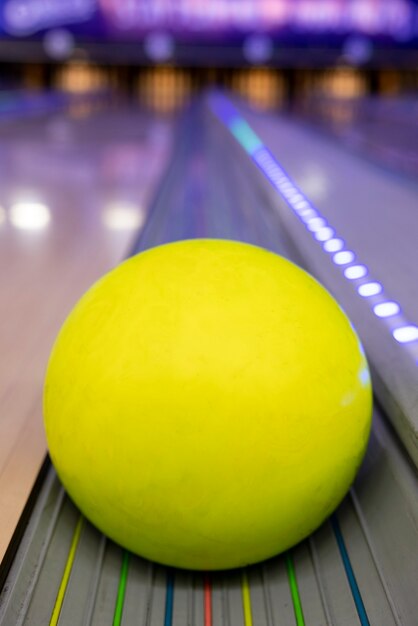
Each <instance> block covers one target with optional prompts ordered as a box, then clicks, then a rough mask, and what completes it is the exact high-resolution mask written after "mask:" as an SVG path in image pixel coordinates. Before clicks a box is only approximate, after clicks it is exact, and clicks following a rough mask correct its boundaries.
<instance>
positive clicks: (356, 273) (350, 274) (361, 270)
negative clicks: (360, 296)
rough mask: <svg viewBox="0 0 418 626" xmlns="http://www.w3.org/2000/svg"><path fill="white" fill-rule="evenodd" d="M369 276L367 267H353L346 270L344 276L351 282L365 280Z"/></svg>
mask: <svg viewBox="0 0 418 626" xmlns="http://www.w3.org/2000/svg"><path fill="white" fill-rule="evenodd" d="M366 274H367V267H366V266H365V265H351V267H347V268H346V269H345V270H344V276H345V277H346V278H348V279H349V280H355V279H356V278H363V277H364V276H366Z"/></svg>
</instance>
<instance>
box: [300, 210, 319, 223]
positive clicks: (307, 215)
mask: <svg viewBox="0 0 418 626" xmlns="http://www.w3.org/2000/svg"><path fill="white" fill-rule="evenodd" d="M299 215H300V216H301V218H302V219H303V220H304V221H305V222H308V221H309V220H310V219H312V218H313V217H317V216H318V213H317V212H316V211H315V209H305V210H304V211H301V212H300V213H299Z"/></svg>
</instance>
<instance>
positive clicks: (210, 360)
mask: <svg viewBox="0 0 418 626" xmlns="http://www.w3.org/2000/svg"><path fill="white" fill-rule="evenodd" d="M371 402H372V395H371V386H370V379H369V372H368V367H367V362H366V359H365V356H364V353H363V350H362V348H361V345H360V342H359V339H358V337H357V335H356V334H355V332H354V330H353V328H352V326H351V324H350V322H349V320H348V318H347V317H346V315H345V314H344V312H343V311H342V310H341V308H340V307H339V305H338V304H337V303H336V302H335V300H334V299H333V298H332V297H331V296H330V295H329V293H328V292H327V291H326V290H325V289H324V288H323V287H322V286H321V285H320V284H319V283H318V282H316V281H315V280H314V279H313V278H312V277H311V276H309V275H308V274H307V273H306V272H304V271H302V270H301V269H299V268H298V267H297V266H296V265H294V264H293V263H290V262H289V261H287V260H286V259H284V258H282V257H280V256H278V255H276V254H273V253H271V252H268V251H266V250H264V249H261V248H258V247H255V246H251V245H248V244H243V243H237V242H232V241H223V240H209V239H208V240H205V239H202V240H191V241H181V242H177V243H173V244H169V245H164V246H161V247H156V248H153V249H151V250H148V251H146V252H144V253H141V254H139V255H137V256H134V257H133V258H130V259H129V260H127V261H125V262H124V263H122V264H121V265H120V266H119V267H117V268H116V269H114V270H113V271H111V272H110V273H109V274H107V275H106V276H104V278H102V279H101V280H99V281H98V282H97V283H96V284H95V285H93V287H92V288H91V289H90V290H89V291H88V292H87V293H86V294H85V295H84V296H83V297H82V298H81V300H80V301H79V302H78V304H77V305H76V307H75V308H74V310H73V311H72V313H71V314H70V315H69V317H68V319H67V320H66V322H65V324H64V325H63V327H62V329H61V332H60V333H59V335H58V338H57V340H56V343H55V346H54V348H53V351H52V354H51V358H50V362H49V366H48V371H47V376H46V384H45V396H44V412H45V426H46V433H47V439H48V443H49V449H50V453H51V457H52V461H53V463H54V465H55V467H56V470H57V472H58V475H59V477H60V478H61V480H62V482H63V484H64V486H65V488H66V489H67V491H68V493H69V494H70V496H71V498H72V499H73V500H74V502H75V503H76V504H77V505H78V506H79V508H80V509H81V511H82V512H83V513H84V514H85V516H86V517H87V518H88V519H89V520H91V522H93V523H94V524H95V525H96V526H98V528H99V529H100V530H102V531H103V532H104V533H105V534H106V535H108V536H109V537H111V538H112V539H114V540H115V541H116V542H118V543H120V544H121V545H123V546H125V547H126V548H128V549H129V550H131V551H133V552H135V553H137V554H140V555H142V556H143V557H146V558H149V559H152V560H154V561H157V562H160V563H164V564H168V565H173V566H178V567H184V568H193V569H205V570H209V569H225V568H232V567H236V566H242V565H246V564H249V563H254V562H256V561H259V560H262V559H265V558H267V557H271V556H273V555H275V554H277V553H279V552H281V551H283V550H285V549H286V548H288V547H290V546H292V545H293V544H295V543H297V542H298V541H300V540H301V539H303V538H304V537H306V536H307V535H309V533H311V532H312V531H313V530H315V528H317V527H318V526H319V525H320V524H321V522H322V521H323V520H324V519H325V518H326V517H327V516H328V515H329V514H330V513H331V512H332V511H333V509H335V507H336V506H337V505H338V503H339V502H340V501H341V499H342V498H343V496H344V495H345V493H346V492H347V490H348V488H349V486H350V484H351V482H352V481H353V478H354V476H355V473H356V471H357V469H358V467H359V464H360V462H361V460H362V457H363V454H364V452H365V448H366V444H367V440H368V435H369V431H370V422H371Z"/></svg>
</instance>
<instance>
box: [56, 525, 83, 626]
mask: <svg viewBox="0 0 418 626" xmlns="http://www.w3.org/2000/svg"><path fill="white" fill-rule="evenodd" d="M82 526H83V518H82V516H81V515H80V517H79V519H78V522H77V526H76V527H75V531H74V535H73V540H72V542H71V546H70V551H69V553H68V559H67V563H66V564H65V569H64V574H63V576H62V580H61V584H60V588H59V589H58V595H57V599H56V600H55V606H54V610H53V611H52V616H51V621H50V622H49V626H56V625H57V624H58V618H59V616H60V612H61V607H62V603H63V601H64V595H65V590H66V589H67V585H68V580H69V578H70V574H71V568H72V566H73V563H74V557H75V551H76V550H77V545H78V542H79V539H80V534H81V528H82Z"/></svg>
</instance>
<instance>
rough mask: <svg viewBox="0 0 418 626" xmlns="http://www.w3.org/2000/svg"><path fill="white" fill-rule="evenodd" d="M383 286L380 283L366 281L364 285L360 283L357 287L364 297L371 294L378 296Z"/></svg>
mask: <svg viewBox="0 0 418 626" xmlns="http://www.w3.org/2000/svg"><path fill="white" fill-rule="evenodd" d="M382 290H383V287H382V285H381V284H380V283H375V282H372V283H364V285H360V287H359V288H358V289H357V291H358V292H359V294H360V295H361V296H363V298H369V297H370V296H377V294H379V293H381V292H382Z"/></svg>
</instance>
